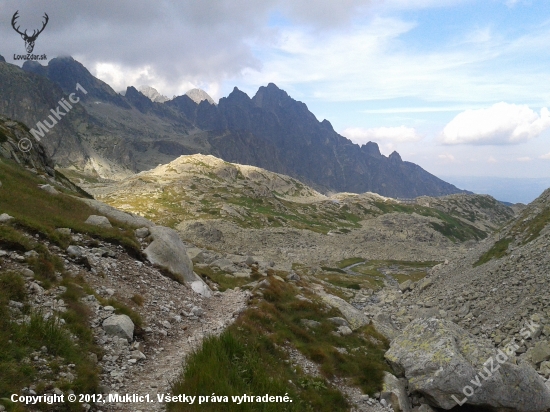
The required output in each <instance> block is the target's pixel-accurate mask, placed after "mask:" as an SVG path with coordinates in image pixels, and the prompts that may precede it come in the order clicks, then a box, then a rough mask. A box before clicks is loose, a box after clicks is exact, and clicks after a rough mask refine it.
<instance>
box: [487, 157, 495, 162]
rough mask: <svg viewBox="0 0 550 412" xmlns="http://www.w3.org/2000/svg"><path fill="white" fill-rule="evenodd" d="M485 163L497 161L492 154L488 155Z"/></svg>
mask: <svg viewBox="0 0 550 412" xmlns="http://www.w3.org/2000/svg"><path fill="white" fill-rule="evenodd" d="M487 163H497V159H495V158H494V157H493V156H489V158H488V159H487Z"/></svg>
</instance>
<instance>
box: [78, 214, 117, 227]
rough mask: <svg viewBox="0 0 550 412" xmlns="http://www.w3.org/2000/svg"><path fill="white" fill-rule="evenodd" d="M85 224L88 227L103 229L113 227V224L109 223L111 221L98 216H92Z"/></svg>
mask: <svg viewBox="0 0 550 412" xmlns="http://www.w3.org/2000/svg"><path fill="white" fill-rule="evenodd" d="M84 223H86V224H88V225H93V226H99V227H103V228H110V227H113V226H112V225H111V222H109V219H107V218H106V217H105V216H98V215H90V216H89V217H88V219H86V221H85V222H84Z"/></svg>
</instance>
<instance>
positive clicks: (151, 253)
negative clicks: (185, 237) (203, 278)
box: [144, 226, 200, 282]
mask: <svg viewBox="0 0 550 412" xmlns="http://www.w3.org/2000/svg"><path fill="white" fill-rule="evenodd" d="M150 231H151V237H152V238H153V241H152V242H151V243H150V244H149V246H147V248H146V249H145V250H144V253H145V256H146V257H147V259H148V260H149V262H151V263H152V264H154V265H158V266H160V267H162V268H163V269H165V270H167V271H169V272H170V273H171V274H172V275H175V276H176V277H177V278H178V280H180V281H181V282H194V281H197V280H200V278H199V277H198V276H197V275H196V274H195V273H193V263H192V262H191V260H190V259H189V257H188V256H187V251H186V248H185V245H184V244H183V242H182V241H181V239H180V237H179V235H178V232H176V231H175V230H173V229H170V228H167V227H163V226H155V227H152V228H150Z"/></svg>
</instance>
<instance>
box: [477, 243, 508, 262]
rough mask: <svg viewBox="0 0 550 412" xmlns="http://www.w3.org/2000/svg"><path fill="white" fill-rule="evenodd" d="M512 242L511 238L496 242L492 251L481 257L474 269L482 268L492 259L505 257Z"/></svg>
mask: <svg viewBox="0 0 550 412" xmlns="http://www.w3.org/2000/svg"><path fill="white" fill-rule="evenodd" d="M510 242H512V239H511V238H504V239H500V240H498V241H497V242H495V244H494V245H493V246H492V247H491V249H489V250H488V251H487V252H485V253H484V254H483V255H481V256H480V257H479V259H478V260H477V261H476V262H475V263H474V267H476V266H481V265H483V264H484V263H487V262H489V261H490V260H492V259H499V258H501V257H503V256H505V255H506V253H507V251H508V246H509V245H510Z"/></svg>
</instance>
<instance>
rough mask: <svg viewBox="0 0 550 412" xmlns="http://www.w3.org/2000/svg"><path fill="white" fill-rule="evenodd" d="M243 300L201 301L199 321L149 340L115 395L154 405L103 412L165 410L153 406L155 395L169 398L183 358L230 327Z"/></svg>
mask: <svg viewBox="0 0 550 412" xmlns="http://www.w3.org/2000/svg"><path fill="white" fill-rule="evenodd" d="M246 300H247V297H246V295H245V293H243V292H234V291H233V290H229V291H227V292H225V293H223V294H219V295H217V296H213V297H212V298H209V299H205V300H204V303H205V305H204V306H205V311H204V315H202V316H201V317H200V318H199V319H197V320H194V321H193V320H191V321H189V322H182V327H181V328H179V330H178V331H177V332H176V333H174V334H172V335H171V336H167V337H166V338H164V339H159V340H157V341H155V340H154V338H153V340H151V341H150V342H149V349H148V350H146V356H147V359H146V360H144V361H142V363H141V365H140V366H141V367H140V370H138V371H136V373H133V374H132V375H131V376H129V379H128V380H127V381H126V383H125V385H124V387H123V389H121V390H120V391H119V393H121V394H122V393H124V394H126V393H127V394H138V395H147V394H149V395H150V399H151V400H154V402H151V403H131V404H115V405H111V406H110V407H109V408H105V410H106V411H131V412H137V411H142V412H145V411H162V410H165V406H164V405H163V404H161V403H158V402H157V394H170V382H172V381H173V380H174V379H176V378H177V376H178V375H179V374H180V373H181V371H182V366H183V362H184V359H185V357H186V356H187V355H189V354H190V353H192V351H193V350H194V349H196V348H200V346H201V344H202V341H203V338H204V337H205V336H209V335H218V334H220V333H221V332H222V331H223V330H224V329H225V328H226V327H227V326H228V325H229V324H230V323H232V321H233V320H234V319H235V315H237V314H238V313H239V312H240V311H241V310H243V309H244V307H245V306H246ZM183 328H186V329H185V330H184V329H183ZM155 336H156V335H155ZM161 336H162V335H161Z"/></svg>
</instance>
